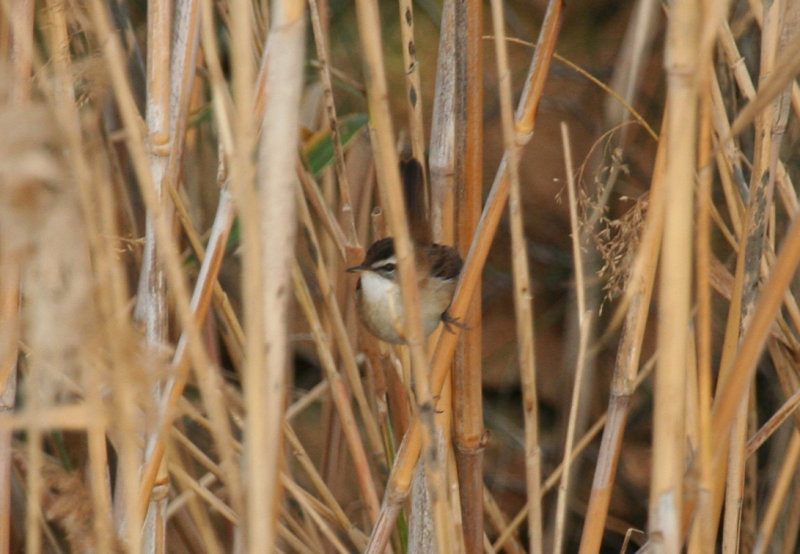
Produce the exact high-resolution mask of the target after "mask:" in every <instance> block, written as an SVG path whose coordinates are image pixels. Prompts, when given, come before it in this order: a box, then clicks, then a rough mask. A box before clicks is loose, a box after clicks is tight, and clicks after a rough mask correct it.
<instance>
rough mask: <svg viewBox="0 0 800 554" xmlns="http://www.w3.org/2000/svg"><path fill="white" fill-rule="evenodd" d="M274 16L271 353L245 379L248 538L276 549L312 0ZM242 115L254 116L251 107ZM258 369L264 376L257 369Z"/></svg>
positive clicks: (266, 340) (267, 160) (262, 194)
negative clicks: (301, 118) (307, 25)
mask: <svg viewBox="0 0 800 554" xmlns="http://www.w3.org/2000/svg"><path fill="white" fill-rule="evenodd" d="M248 7H249V3H247V2H246V3H244V4H243V6H242V11H243V12H244V11H245V10H246V9H247V8H248ZM271 17H272V22H271V23H272V29H271V31H270V39H269V46H268V49H270V51H271V52H272V53H274V55H271V56H270V57H269V61H268V64H269V65H268V68H267V77H266V89H267V90H268V91H269V92H268V94H269V95H268V97H267V102H266V107H265V110H264V120H263V123H262V130H263V131H262V132H263V135H262V139H261V144H260V148H259V155H258V159H259V168H258V192H259V210H258V212H259V219H260V221H259V224H260V225H259V226H260V235H261V236H260V240H257V241H254V242H256V244H258V245H259V248H260V252H259V259H260V264H261V268H260V270H261V271H260V277H261V279H262V282H261V290H262V294H263V296H262V297H261V298H262V302H263V304H261V305H260V306H259V307H260V308H261V309H262V310H263V328H262V329H249V330H250V331H253V332H258V331H260V332H261V333H263V335H261V336H260V337H259V338H258V339H257V340H258V342H259V343H260V346H257V345H255V344H254V345H253V346H252V348H248V350H247V352H248V354H257V355H259V356H264V362H263V366H262V365H261V364H259V363H252V365H251V364H250V362H251V360H248V366H247V368H246V380H245V386H246V387H252V388H253V390H247V389H246V390H245V406H246V409H247V428H246V431H245V433H246V437H247V441H248V444H247V445H246V448H245V458H244V461H245V467H246V475H250V478H249V479H248V481H249V483H250V489H249V495H248V499H247V503H246V514H247V519H246V521H247V524H246V536H247V545H248V549H249V550H251V551H253V552H270V551H272V550H273V548H274V544H275V540H276V537H277V532H276V528H277V519H278V505H279V503H278V502H279V496H280V490H279V486H280V485H279V482H278V476H279V473H280V466H281V454H282V450H283V449H282V448H281V447H280V436H281V422H282V421H283V414H284V409H285V403H286V373H287V364H288V357H289V345H288V311H287V310H288V306H289V303H288V302H289V297H288V296H289V295H288V294H287V291H288V287H289V283H290V268H291V260H292V257H293V256H294V238H295V228H296V217H295V185H294V181H295V179H296V173H295V155H296V151H297V141H298V138H299V137H298V126H299V121H298V112H299V105H300V95H301V92H302V87H303V70H302V68H303V59H304V49H305V48H304V47H305V3H304V2H303V1H302V0H298V1H290V0H286V1H283V2H275V4H274V5H273V10H272V14H271ZM248 51H249V49H248ZM277 53H279V54H277ZM243 54H245V53H244V52H243ZM245 73H246V72H245ZM244 77H245V75H243V76H242V83H241V87H242V89H241V90H239V91H238V92H239V94H242V95H244V94H245V93H244V90H245V89H246V90H251V87H252V84H251V83H252V82H251V81H247V80H246V79H245V78H244ZM234 84H236V82H235V80H234ZM237 99H238V98H237ZM240 108H241V106H240ZM241 115H242V117H243V118H245V117H247V115H246V114H244V113H242V114H241ZM242 122H243V120H242ZM245 183H246V181H245ZM251 238H255V237H251ZM246 240H247V239H246ZM256 309H258V308H256ZM258 370H260V371H261V373H260V374H258V373H256V371H258Z"/></svg>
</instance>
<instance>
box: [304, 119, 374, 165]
mask: <svg viewBox="0 0 800 554" xmlns="http://www.w3.org/2000/svg"><path fill="white" fill-rule="evenodd" d="M367 121H369V117H368V116H367V114H365V113H355V114H350V115H346V116H344V117H342V118H340V119H339V134H340V136H341V137H342V147H347V145H348V144H349V143H350V141H351V140H353V138H355V137H356V136H357V135H358V133H359V132H361V130H362V129H363V128H364V126H365V125H366V124H367ZM302 154H303V161H304V162H305V164H306V169H308V170H309V171H310V172H311V173H312V174H313V175H314V177H319V176H320V174H321V173H322V170H323V169H325V168H326V167H328V165H330V164H331V162H333V160H334V156H335V154H334V150H333V135H332V133H331V132H330V130H328V129H324V130H322V131H318V132H316V133H314V134H313V135H311V137H309V138H308V140H306V142H305V144H304V145H303V149H302Z"/></svg>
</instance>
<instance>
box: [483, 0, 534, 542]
mask: <svg viewBox="0 0 800 554" xmlns="http://www.w3.org/2000/svg"><path fill="white" fill-rule="evenodd" d="M492 22H493V29H494V35H495V41H494V42H495V53H496V57H497V73H498V81H499V84H500V107H501V119H502V122H503V143H504V146H505V149H506V151H507V152H508V176H509V180H510V192H509V201H508V212H509V219H510V220H511V248H512V256H511V260H512V267H513V271H514V310H515V316H516V320H517V352H518V356H519V368H520V381H521V383H522V394H523V399H524V410H523V415H524V419H525V491H526V493H527V496H528V499H529V502H528V505H529V510H528V550H529V551H530V552H531V553H536V554H538V553H541V552H544V550H543V546H542V539H543V537H542V535H543V533H542V502H541V497H542V495H541V492H540V490H541V479H542V475H541V473H542V471H541V451H540V447H539V416H538V407H539V402H538V394H537V391H536V356H535V345H536V337H535V335H534V327H533V287H532V286H531V277H530V267H529V266H528V249H527V247H526V241H525V224H524V222H523V219H522V195H521V193H520V183H519V153H520V149H519V147H518V146H517V144H516V137H515V136H514V115H513V113H512V97H511V94H512V84H511V70H510V68H509V66H508V50H507V47H506V41H505V22H504V18H503V8H502V5H501V3H500V2H499V0H493V1H492Z"/></svg>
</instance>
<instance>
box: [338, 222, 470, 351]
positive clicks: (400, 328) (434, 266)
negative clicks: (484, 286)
mask: <svg viewBox="0 0 800 554" xmlns="http://www.w3.org/2000/svg"><path fill="white" fill-rule="evenodd" d="M414 253H415V261H416V270H417V285H418V287H419V307H420V313H421V315H422V327H423V331H424V332H425V336H428V335H430V334H431V333H433V331H434V330H435V329H436V327H438V325H439V323H440V322H441V321H444V322H445V323H454V321H453V320H452V319H450V316H449V315H448V314H447V307H448V306H449V305H450V301H451V300H452V299H453V293H454V292H455V288H456V281H457V280H458V275H459V274H460V273H461V265H462V263H461V257H460V256H459V255H458V252H457V251H456V249H455V248H453V247H452V246H444V245H442V244H416V245H415V246H414ZM347 271H348V272H350V273H360V274H361V278H360V279H359V280H358V285H356V302H357V306H358V314H359V316H361V320H362V321H363V322H364V325H365V326H366V327H367V329H369V331H370V332H371V333H372V334H373V335H375V336H376V337H378V338H379V339H381V340H383V341H386V342H391V343H394V344H404V343H405V342H406V340H405V337H404V336H403V334H404V332H405V318H404V316H403V299H402V297H401V296H400V285H399V284H398V282H397V256H396V255H395V251H394V239H392V238H391V237H388V238H385V239H381V240H379V241H377V242H375V243H373V244H372V246H370V247H369V249H368V250H367V254H366V256H365V257H364V261H363V262H362V263H361V264H359V265H357V266H354V267H350V268H348V269H347Z"/></svg>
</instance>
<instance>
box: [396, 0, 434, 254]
mask: <svg viewBox="0 0 800 554" xmlns="http://www.w3.org/2000/svg"><path fill="white" fill-rule="evenodd" d="M398 7H399V8H400V37H401V39H402V41H403V46H402V48H401V50H402V51H403V65H404V67H405V71H404V73H405V81H406V99H407V100H408V134H409V136H410V138H411V152H412V154H413V155H414V158H415V159H417V160H418V161H419V163H420V164H421V165H422V178H423V181H424V187H423V189H424V206H425V217H426V218H428V219H427V221H428V224H429V225H428V227H430V201H431V195H430V179H429V178H428V156H427V154H426V152H425V121H424V119H423V111H422V85H421V83H420V77H419V62H418V61H417V47H416V43H415V42H414V4H413V2H412V1H411V0H400V1H399V2H398ZM428 230H430V229H428ZM428 238H430V237H428Z"/></svg>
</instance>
